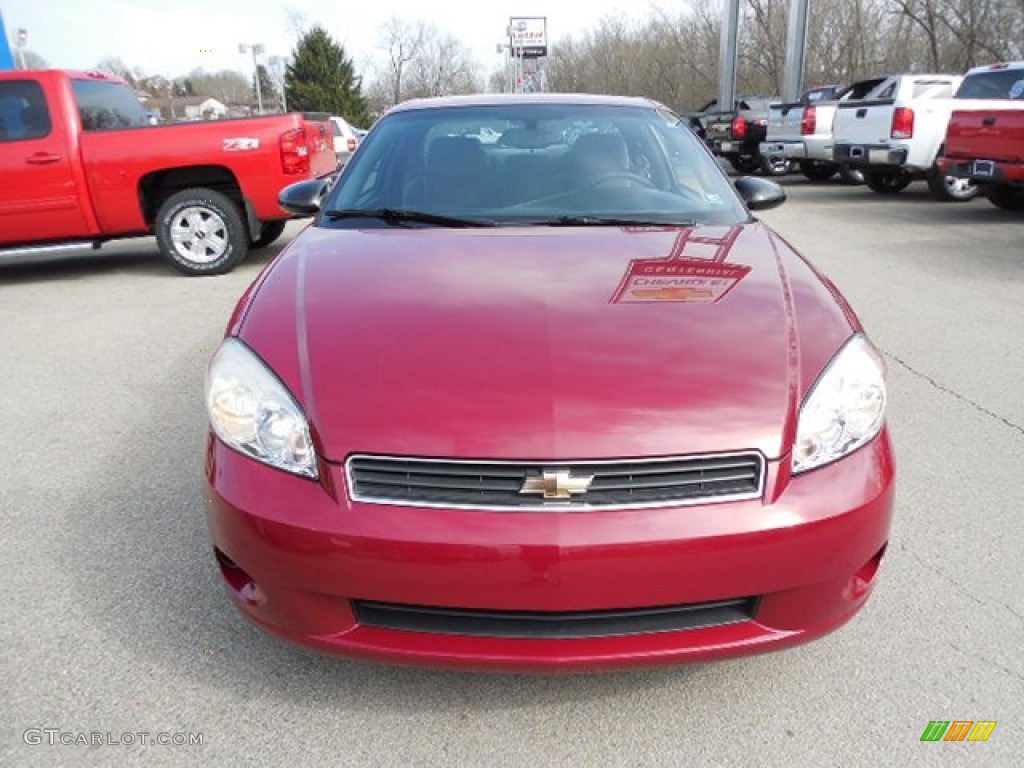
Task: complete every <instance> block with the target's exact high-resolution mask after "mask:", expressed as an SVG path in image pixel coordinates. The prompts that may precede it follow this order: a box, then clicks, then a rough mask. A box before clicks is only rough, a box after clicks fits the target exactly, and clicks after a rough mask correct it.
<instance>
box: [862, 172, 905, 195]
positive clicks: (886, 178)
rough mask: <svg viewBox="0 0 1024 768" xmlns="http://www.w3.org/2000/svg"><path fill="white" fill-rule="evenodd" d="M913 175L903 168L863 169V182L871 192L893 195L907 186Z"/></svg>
mask: <svg viewBox="0 0 1024 768" xmlns="http://www.w3.org/2000/svg"><path fill="white" fill-rule="evenodd" d="M912 180H913V177H912V176H911V175H910V174H909V173H907V172H906V171H904V170H895V171H865V173H864V182H865V183H866V184H867V185H868V189H870V190H871V191H872V192H878V193H879V194H882V195H895V194H896V193H897V192H902V191H903V190H904V189H906V188H907V185H908V184H909V183H910V182H911V181H912Z"/></svg>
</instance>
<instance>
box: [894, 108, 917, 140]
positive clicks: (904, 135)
mask: <svg viewBox="0 0 1024 768" xmlns="http://www.w3.org/2000/svg"><path fill="white" fill-rule="evenodd" d="M891 136H892V138H894V139H912V138H914V110H912V109H911V108H910V107H896V109H895V110H894V111H893V113H892V133H891Z"/></svg>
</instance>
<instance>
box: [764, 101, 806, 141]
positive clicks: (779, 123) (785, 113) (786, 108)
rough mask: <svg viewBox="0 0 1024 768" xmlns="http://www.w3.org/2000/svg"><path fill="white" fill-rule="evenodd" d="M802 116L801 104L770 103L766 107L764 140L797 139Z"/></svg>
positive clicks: (799, 133)
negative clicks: (766, 128) (766, 117)
mask: <svg viewBox="0 0 1024 768" xmlns="http://www.w3.org/2000/svg"><path fill="white" fill-rule="evenodd" d="M803 117H804V105H803V104H800V103H795V104H772V105H771V107H769V108H768V132H767V134H766V135H765V141H767V142H773V141H799V140H800V137H801V125H802V123H803Z"/></svg>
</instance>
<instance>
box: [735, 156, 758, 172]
mask: <svg viewBox="0 0 1024 768" xmlns="http://www.w3.org/2000/svg"><path fill="white" fill-rule="evenodd" d="M729 165H731V166H732V167H733V170H734V171H736V173H753V172H754V171H756V170H757V169H758V167H759V165H760V162H759V161H758V158H757V157H755V156H754V155H731V156H730V157H729Z"/></svg>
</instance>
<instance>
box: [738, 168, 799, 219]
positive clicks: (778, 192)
mask: <svg viewBox="0 0 1024 768" xmlns="http://www.w3.org/2000/svg"><path fill="white" fill-rule="evenodd" d="M733 186H734V187H736V191H737V192H739V193H740V197H742V198H743V202H744V203H746V204H747V208H749V209H750V210H752V211H767V210H768V209H769V208H777V207H778V206H780V205H782V204H783V203H784V202H786V190H785V189H783V188H782V185H780V184H777V183H775V182H774V181H768V179H759V178H758V177H756V176H741V177H740V178H738V179H736V181H735V182H734V184H733Z"/></svg>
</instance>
